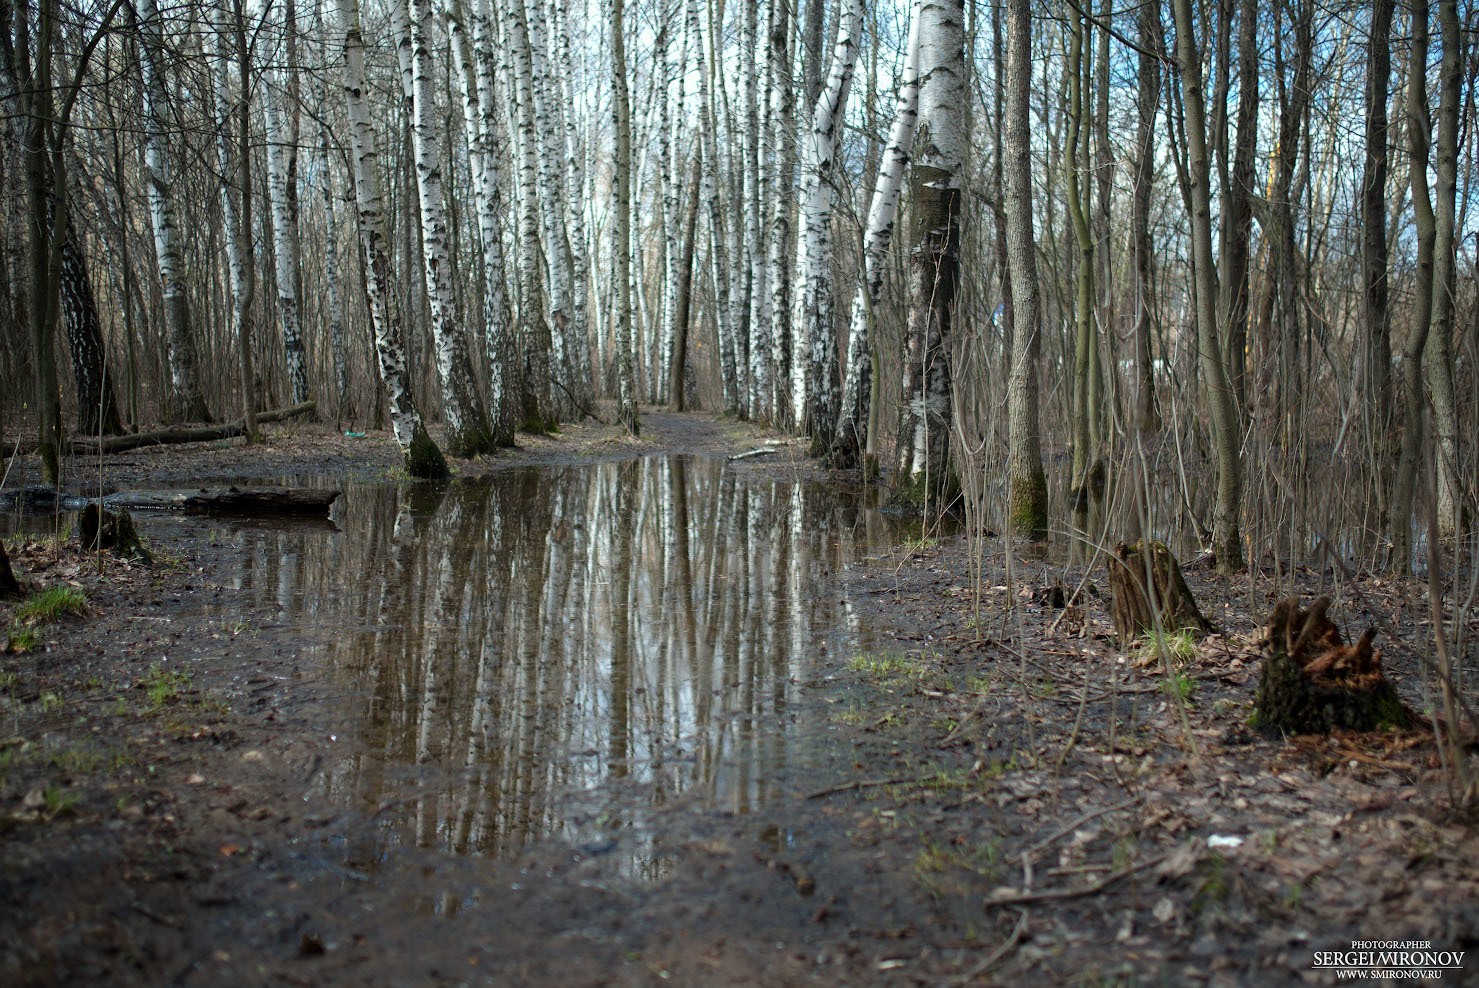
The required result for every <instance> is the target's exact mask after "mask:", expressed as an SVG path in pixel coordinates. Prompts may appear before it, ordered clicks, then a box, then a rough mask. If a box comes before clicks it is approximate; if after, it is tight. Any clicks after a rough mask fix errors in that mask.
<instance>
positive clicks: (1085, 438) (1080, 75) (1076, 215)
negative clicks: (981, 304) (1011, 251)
mask: <svg viewBox="0 0 1479 988" xmlns="http://www.w3.org/2000/svg"><path fill="white" fill-rule="evenodd" d="M1085 20H1086V17H1085V16H1084V15H1081V14H1077V13H1075V14H1073V15H1072V17H1071V23H1070V26H1069V44H1068V67H1067V69H1066V70H1065V72H1066V74H1067V75H1068V139H1067V141H1066V142H1065V143H1066V144H1067V151H1068V170H1067V182H1066V184H1067V194H1068V219H1069V223H1070V225H1071V226H1072V228H1073V229H1072V233H1073V239H1074V244H1075V246H1076V248H1077V250H1076V251H1075V252H1074V261H1075V272H1076V278H1075V286H1074V358H1073V415H1072V421H1073V481H1072V483H1073V490H1072V493H1071V494H1070V495H1069V496H1070V498H1071V499H1072V501H1073V512H1074V516H1075V517H1076V518H1077V519H1078V520H1079V524H1080V526H1082V524H1083V518H1084V515H1085V513H1086V512H1087V511H1088V507H1089V486H1090V484H1089V471H1090V464H1091V463H1092V462H1093V460H1094V459H1095V457H1096V456H1097V455H1098V450H1097V449H1095V443H1094V438H1093V433H1094V432H1095V430H1094V428H1093V427H1092V424H1091V420H1092V419H1093V418H1095V417H1096V416H1098V414H1099V409H1098V407H1097V405H1096V403H1095V401H1094V395H1093V393H1092V392H1093V388H1092V387H1091V382H1092V381H1093V380H1094V378H1095V377H1096V374H1095V367H1094V358H1095V356H1096V355H1097V354H1098V351H1099V340H1098V335H1099V334H1098V329H1097V326H1096V325H1095V316H1094V302H1095V298H1094V235H1093V232H1092V231H1091V230H1090V229H1089V213H1090V208H1091V207H1090V202H1089V196H1090V192H1089V188H1090V186H1089V184H1088V183H1086V182H1084V181H1083V178H1082V172H1083V170H1084V169H1085V168H1087V167H1088V160H1089V155H1088V150H1089V128H1088V127H1086V126H1085V116H1086V105H1087V102H1088V100H1087V98H1086V96H1085V93H1084V89H1085V88H1086V87H1085V85H1084V80H1085V76H1086V75H1088V66H1087V64H1086V59H1085V58H1084V34H1085V31H1086V27H1085V24H1084V21H1085Z"/></svg>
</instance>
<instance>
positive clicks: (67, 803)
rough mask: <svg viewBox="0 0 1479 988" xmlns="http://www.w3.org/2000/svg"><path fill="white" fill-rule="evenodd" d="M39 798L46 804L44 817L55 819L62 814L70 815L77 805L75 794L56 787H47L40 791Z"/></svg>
mask: <svg viewBox="0 0 1479 988" xmlns="http://www.w3.org/2000/svg"><path fill="white" fill-rule="evenodd" d="M41 798H42V799H43V800H44V801H45V802H46V816H47V818H48V819H55V818H57V817H58V816H61V815H62V814H63V813H70V812H72V809H73V808H74V807H75V806H76V805H77V794H76V793H74V792H66V791H65V790H63V789H60V788H58V787H57V786H47V787H46V788H45V789H43V790H42V791H41Z"/></svg>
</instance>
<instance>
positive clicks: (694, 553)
mask: <svg viewBox="0 0 1479 988" xmlns="http://www.w3.org/2000/svg"><path fill="white" fill-rule="evenodd" d="M724 466H725V465H724V463H723V461H713V460H703V459H683V458H668V459H663V458H649V459H643V460H633V461H628V462H624V463H613V464H602V465H597V466H591V467H581V468H565V469H561V470H543V471H525V472H516V473H509V474H504V475H499V476H496V477H493V478H491V479H488V478H484V479H479V480H475V481H467V482H460V483H456V484H453V485H452V486H450V487H445V488H433V487H429V486H419V487H414V488H409V489H395V488H385V489H373V490H361V491H354V492H351V494H350V496H349V497H347V498H346V504H345V508H344V511H345V515H344V518H343V519H342V521H341V525H340V527H341V529H342V530H343V533H344V534H340V535H335V536H332V537H329V538H327V539H324V538H315V537H311V536H300V537H297V538H291V537H283V538H277V539H274V538H272V537H270V536H268V535H265V534H263V535H261V536H259V537H258V538H256V539H255V540H254V541H255V552H254V554H253V559H252V568H253V569H254V570H255V573H254V574H253V575H252V577H251V578H250V583H251V585H252V586H254V587H256V588H257V589H258V592H259V593H260V594H261V595H262V596H263V597H266V596H268V595H269V594H270V595H271V596H272V597H273V599H274V602H275V603H276V604H277V605H278V606H279V607H280V608H282V609H284V610H286V611H288V612H289V613H288V615H287V619H288V620H289V621H298V620H302V621H311V622H313V623H314V624H316V625H318V626H319V627H322V628H326V629H333V631H334V634H333V640H332V642H331V644H329V645H326V646H322V647H318V648H315V649H314V652H313V657H314V658H315V659H317V660H318V661H320V662H322V663H324V664H325V665H326V666H327V667H329V668H330V670H331V675H332V677H333V680H334V682H335V683H336V684H338V685H339V686H340V687H342V689H343V694H342V695H343V696H345V697H346V700H345V705H344V711H345V717H346V719H347V720H348V721H349V724H348V726H347V727H346V729H345V733H346V734H347V735H349V736H350V737H353V738H354V740H355V741H357V744H352V745H349V746H348V748H349V750H351V751H352V752H353V753H352V754H350V755H349V756H347V757H346V758H344V759H343V760H342V761H340V762H338V763H336V764H335V766H334V767H333V769H332V771H331V772H330V773H329V774H328V775H327V776H326V778H327V782H326V785H328V786H329V787H330V789H331V790H332V792H333V795H334V796H335V797H336V798H337V799H339V800H341V801H344V802H349V803H353V804H355V805H357V806H359V807H360V808H362V809H366V810H371V811H374V812H376V813H378V816H377V817H376V819H377V820H378V821H379V822H380V826H379V828H378V830H377V831H376V832H375V833H373V834H370V835H366V839H367V840H368V843H367V844H366V846H364V847H359V848H354V849H352V854H353V856H354V857H355V858H356V859H358V860H361V861H364V860H371V859H373V857H374V856H376V855H377V854H378V853H379V852H380V850H382V849H383V843H385V842H390V843H401V842H405V843H416V844H418V845H421V846H431V847H439V848H443V849H447V850H453V851H457V852H459V853H474V854H500V853H505V852H507V851H509V850H511V849H513V848H516V847H518V846H519V845H521V844H523V843H525V842H526V841H528V840H530V839H531V838H534V837H538V836H542V835H545V834H550V833H560V834H563V835H565V836H569V837H572V838H576V839H582V840H583V839H588V838H589V837H590V836H591V832H593V831H595V830H599V829H603V828H609V827H613V826H622V825H625V824H627V823H630V822H633V818H634V817H636V816H640V814H642V813H643V812H644V811H645V810H646V809H647V808H650V807H652V806H653V805H656V804H661V803H663V802H664V801H667V800H669V799H671V798H672V797H674V796H676V795H677V794H680V793H689V794H699V795H702V796H704V797H705V798H708V799H711V800H713V801H714V802H715V803H716V804H718V805H720V806H722V807H724V808H726V809H731V810H735V811H741V812H742V811H746V810H748V809H751V808H753V807H754V806H755V805H757V804H759V803H761V802H763V801H764V800H765V799H766V798H767V796H768V795H769V794H770V793H771V792H772V791H773V789H774V787H775V786H777V785H779V784H781V782H780V780H782V779H783V778H784V777H785V774H786V772H787V770H788V767H791V765H792V762H793V761H794V759H795V757H796V755H795V754H794V751H793V739H792V738H791V736H790V734H789V732H788V731H787V730H786V725H787V724H788V723H789V721H790V718H791V717H792V716H793V713H794V708H795V707H796V700H797V691H798V689H799V686H798V683H799V682H800V681H801V680H802V679H804V678H805V676H806V666H807V663H808V662H809V657H810V656H811V655H814V654H815V641H816V640H818V639H819V638H820V637H822V636H825V635H827V634H830V633H832V632H834V631H835V630H836V629H837V628H838V627H839V626H840V625H841V624H842V623H843V616H842V615H841V614H840V612H839V608H838V602H837V600H836V597H835V595H828V594H827V593H826V592H825V590H824V579H825V577H826V575H827V574H828V573H829V572H830V571H832V570H834V569H836V568H837V567H839V566H840V565H843V564H844V563H845V562H846V561H847V560H849V559H850V558H852V557H853V555H854V554H855V553H856V552H859V551H862V549H863V548H864V543H866V542H867V541H868V532H869V531H870V530H872V531H873V532H874V534H875V537H876V536H877V532H878V529H879V528H880V526H879V525H878V523H877V519H876V517H871V518H870V517H869V516H868V515H867V514H866V513H863V512H860V511H858V510H857V509H856V508H855V507H849V506H844V505H843V504H841V503H840V502H839V500H838V499H837V498H836V497H835V496H833V495H829V494H826V493H824V492H822V491H820V490H818V489H814V488H810V487H806V486H804V485H801V484H799V483H771V482H755V483H751V482H747V481H746V480H745V479H744V478H743V477H742V476H736V475H735V473H733V472H732V471H726V470H725V468H724ZM874 548H877V546H876V545H875V546H874ZM346 740H348V739H347V738H346Z"/></svg>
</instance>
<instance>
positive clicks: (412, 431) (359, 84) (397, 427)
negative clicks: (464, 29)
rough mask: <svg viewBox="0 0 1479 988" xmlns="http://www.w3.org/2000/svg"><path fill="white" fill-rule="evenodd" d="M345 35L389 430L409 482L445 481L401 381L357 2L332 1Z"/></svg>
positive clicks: (361, 221) (362, 234)
mask: <svg viewBox="0 0 1479 988" xmlns="http://www.w3.org/2000/svg"><path fill="white" fill-rule="evenodd" d="M335 9H336V12H337V14H338V21H339V28H340V30H341V31H342V32H343V34H344V40H343V57H344V92H345V103H346V109H347V115H348V118H349V133H350V142H351V143H350V164H351V168H352V170H353V177H354V193H355V207H356V220H357V224H358V228H359V238H360V249H361V252H362V253H363V256H364V272H365V301H366V305H367V307H368V309H369V313H370V323H371V325H372V327H373V328H374V332H375V355H376V357H377V358H378V364H379V368H380V379H381V381H382V382H383V383H384V385H385V390H386V395H387V397H388V398H389V403H390V420H391V427H392V428H393V429H394V431H395V438H396V442H397V443H398V444H399V445H400V447H401V455H402V457H403V459H404V463H405V468H406V472H407V473H409V474H410V475H411V476H413V477H426V478H438V477H445V476H447V475H448V473H449V471H448V469H447V461H446V460H445V459H444V458H443V457H442V451H441V450H440V449H439V448H438V447H437V445H436V443H435V442H434V441H433V440H432V438H431V436H430V435H429V434H428V433H427V431H426V424H425V423H424V422H423V421H422V419H421V413H420V411H419V410H418V409H417V407H416V399H415V396H414V395H413V394H412V391H411V386H410V382H409V380H408V379H407V375H406V347H405V341H404V338H403V336H402V332H401V320H400V312H399V311H398V310H397V308H396V303H395V298H396V296H395V293H394V292H393V291H392V290H391V284H390V280H391V266H390V257H389V254H388V251H387V246H386V237H385V205H384V198H383V196H382V195H381V192H380V165H379V151H378V148H377V140H376V136H375V127H374V124H373V123H372V122H371V118H370V110H369V104H368V101H367V99H366V98H365V61H364V41H363V38H362V37H361V34H360V23H359V21H360V16H359V0H335Z"/></svg>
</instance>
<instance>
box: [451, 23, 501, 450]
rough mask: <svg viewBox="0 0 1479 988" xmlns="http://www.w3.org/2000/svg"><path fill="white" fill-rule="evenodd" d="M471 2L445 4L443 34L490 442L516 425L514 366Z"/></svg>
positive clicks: (488, 57) (487, 39) (487, 35)
mask: <svg viewBox="0 0 1479 988" xmlns="http://www.w3.org/2000/svg"><path fill="white" fill-rule="evenodd" d="M470 2H471V4H472V6H473V10H472V12H471V13H470V15H469V14H468V12H466V11H465V10H464V5H463V3H462V2H461V0H453V2H452V3H451V4H450V5H449V8H448V16H447V34H448V38H449V40H450V41H451V44H452V53H453V60H454V62H455V63H456V68H457V77H458V79H459V80H460V83H461V87H462V114H463V126H464V128H465V130H466V132H467V148H468V157H469V159H470V162H471V165H472V177H473V198H474V200H475V204H476V207H477V218H478V241H479V244H480V245H481V247H482V252H483V279H482V288H483V346H484V351H485V353H486V354H487V357H486V366H487V369H488V412H489V427H490V428H491V429H492V432H493V440H494V442H495V443H497V444H498V445H500V446H511V445H513V442H514V430H515V428H516V426H517V424H518V396H517V389H516V388H515V387H514V381H515V380H516V378H517V374H516V371H517V367H516V355H515V350H514V345H513V327H512V325H511V324H510V319H509V311H508V299H507V296H506V295H505V292H504V280H503V278H504V271H503V230H502V224H501V222H500V208H501V204H500V189H501V187H502V184H503V183H502V177H501V175H500V174H499V155H498V138H497V128H498V125H499V121H498V99H497V95H496V85H497V84H496V81H495V72H494V60H493V49H492V45H493V40H492V36H491V29H490V17H491V10H490V7H489V4H488V2H487V0H470ZM469 23H470V26H471V31H470V32H469V30H468V26H469Z"/></svg>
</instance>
